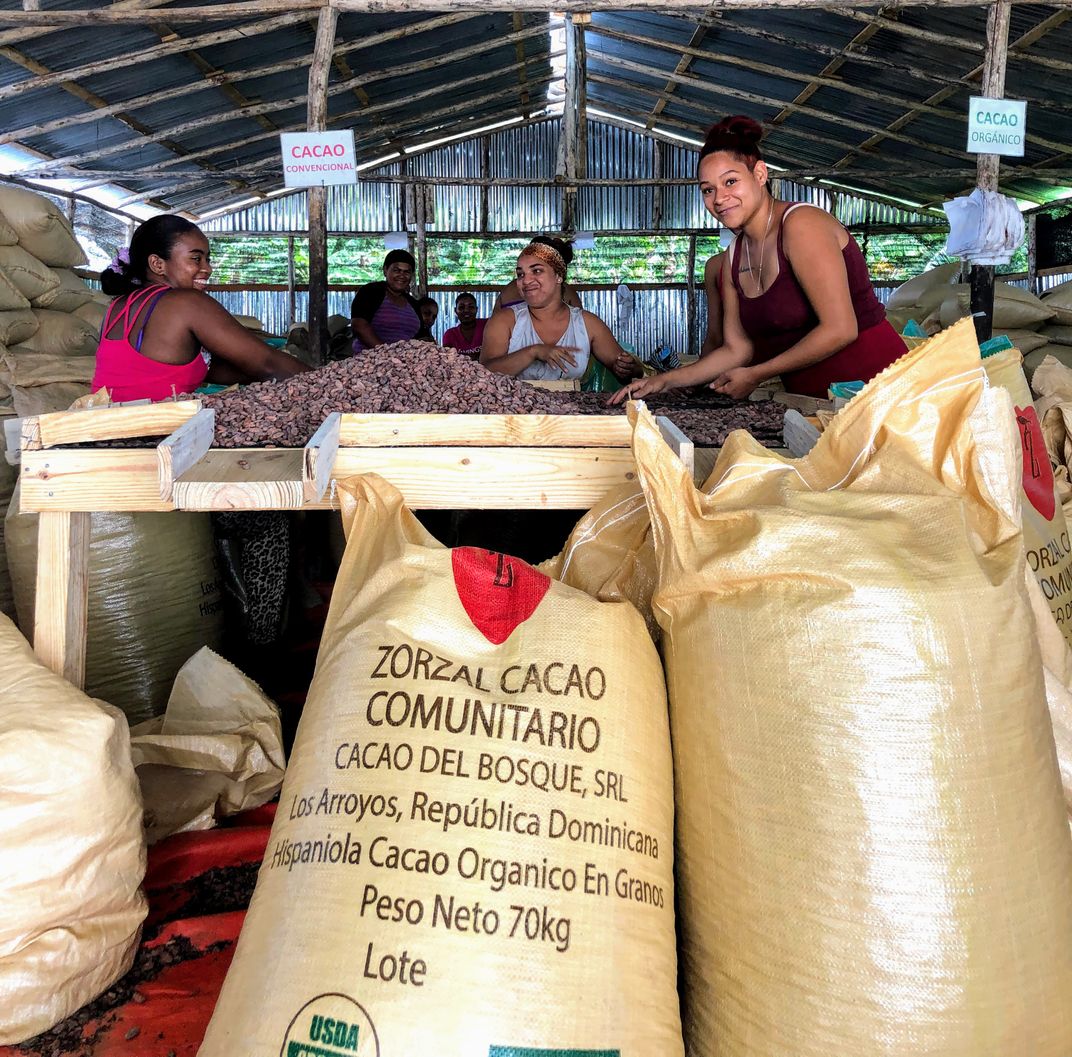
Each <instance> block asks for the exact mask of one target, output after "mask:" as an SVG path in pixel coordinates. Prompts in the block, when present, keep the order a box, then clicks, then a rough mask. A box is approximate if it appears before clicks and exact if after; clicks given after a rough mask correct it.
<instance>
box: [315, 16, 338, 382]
mask: <svg viewBox="0 0 1072 1057" xmlns="http://www.w3.org/2000/svg"><path fill="white" fill-rule="evenodd" d="M338 17H339V13H338V10H337V9H336V8H334V7H323V8H321V9H320V15H319V17H318V19H317V24H316V44H315V45H314V47H313V59H312V62H311V64H310V66H309V112H308V113H309V116H308V125H309V131H310V132H323V131H324V130H325V129H326V128H327V121H328V78H329V76H330V74H331V56H332V52H333V51H334V49H335V24H336V22H337V21H338ZM308 203H309V351H310V353H311V354H312V357H313V362H314V363H324V362H325V361H326V360H327V351H328V190H327V188H326V187H310V188H309V190H308Z"/></svg>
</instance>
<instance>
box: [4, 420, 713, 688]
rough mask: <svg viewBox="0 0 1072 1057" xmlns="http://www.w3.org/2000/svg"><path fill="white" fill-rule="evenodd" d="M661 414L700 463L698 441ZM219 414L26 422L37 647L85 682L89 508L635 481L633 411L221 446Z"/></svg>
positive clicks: (499, 497)
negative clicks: (392, 488)
mask: <svg viewBox="0 0 1072 1057" xmlns="http://www.w3.org/2000/svg"><path fill="white" fill-rule="evenodd" d="M657 422H658V424H659V428H660V431H661V433H662V435H663V437H664V438H665V439H666V441H667V443H668V444H670V446H671V447H672V448H673V450H674V451H675V453H676V454H677V455H678V456H679V458H681V460H682V461H683V462H684V463H685V465H686V466H687V467H688V469H689V471H690V473H694V472H695V470H694V467H695V464H696V462H697V461H698V460H697V459H696V456H697V452H696V451H695V449H694V446H693V443H692V441H690V440H689V438H688V437H687V436H685V434H684V433H682V431H681V430H679V429H678V428H677V427H676V426H674V425H673V423H671V422H670V421H668V420H667V419H664V418H659V419H657ZM167 424H170V425H171V426H173V428H172V431H171V432H170V433H169V435H168V436H167V437H166V438H165V439H163V440H162V441H161V442H160V443H159V444H157V446H156V447H130V448H122V447H109V448H84V447H63V446H50V445H51V444H54V443H56V442H62V443H63V444H79V443H84V442H86V441H93V440H97V441H101V440H117V439H118V440H122V439H130V438H133V437H135V436H142V437H145V436H159V435H160V434H161V432H162V431H163V429H164V427H165V425H167ZM214 425H215V414H214V412H213V411H212V410H210V409H205V408H202V406H201V404H200V402H199V401H178V402H172V403H164V404H155V405H149V406H134V407H109V408H97V409H91V410H87V411H78V412H59V413H56V414H53V415H42V416H39V417H37V418H34V419H27V420H25V421H24V422H22V423H21V424H19V425H18V426H17V427H16V429H15V431H14V432H15V433H16V434H17V436H18V438H19V441H20V450H19V452H18V454H19V457H20V459H21V464H22V466H21V482H22V492H21V495H22V502H21V509H23V510H28V511H37V512H39V513H40V515H41V519H40V528H39V535H38V545H39V555H40V559H39V562H38V567H37V598H38V604H37V611H36V622H35V628H34V648H35V650H36V652H37V655H38V656H39V657H40V658H41V660H42V661H43V662H44V663H45V664H47V665H48V666H49V667H50V668H51V669H52V670H53V671H55V672H57V673H59V674H61V675H63V676H64V677H65V678H67V679H69V680H70V681H71V682H73V683H75V684H76V685H81V684H82V682H83V681H84V675H85V649H86V639H85V634H86V626H85V624H86V609H87V604H88V603H87V598H88V561H89V557H88V545H89V533H90V519H89V517H88V514H90V513H93V512H97V511H101V512H105V511H149V510H159V511H167V510H178V509H182V510H297V509H310V508H314V509H324V508H328V507H331V506H333V500H334V496H333V495H331V494H330V488H331V482H332V480H333V479H334V478H337V477H348V476H352V475H355V474H359V473H379V474H380V475H381V476H383V477H385V478H386V479H387V480H389V481H391V482H392V483H393V484H395V485H396V487H398V488H399V489H400V491H401V492H402V493H403V495H404V496H405V497H406V501H407V502H408V503H409V505H410V506H413V507H415V508H417V509H453V508H467V507H473V508H485V509H504V510H505V509H518V508H532V509H582V508H588V507H590V506H592V505H593V504H594V503H596V502H597V501H598V500H599V499H601V498H602V497H603V495H605V494H606V492H607V491H608V490H610V489H611V488H614V487H617V486H618V485H621V484H624V483H626V482H629V481H635V480H636V466H635V464H634V462H633V455H632V449H631V439H632V430H631V427H630V426H629V423H628V420H627V419H626V418H625V416H622V415H614V416H610V415H608V416H579V415H465V416H457V415H346V414H338V413H336V414H332V415H329V416H328V417H327V419H325V421H324V422H323V423H322V425H321V426H320V428H319V429H318V430H317V431H316V433H315V434H314V436H313V437H312V438H311V439H310V441H309V443H308V444H307V445H306V446H305V447H304V448H256V449H249V448H247V449H242V448H228V449H214V448H212V447H211V443H212V439H213V431H214ZM706 454H707V453H705V455H706Z"/></svg>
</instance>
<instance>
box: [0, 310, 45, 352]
mask: <svg viewBox="0 0 1072 1057" xmlns="http://www.w3.org/2000/svg"><path fill="white" fill-rule="evenodd" d="M40 325H41V324H40V323H39V322H38V321H37V316H35V315H34V314H33V312H31V311H30V310H29V309H28V308H24V309H18V310H16V311H13V312H0V344H3V345H7V346H8V347H10V346H12V345H18V344H19V343H20V342H23V341H26V340H27V339H29V338H30V337H32V336H33V334H34V331H36V330H37V328H38V327H39V326H40Z"/></svg>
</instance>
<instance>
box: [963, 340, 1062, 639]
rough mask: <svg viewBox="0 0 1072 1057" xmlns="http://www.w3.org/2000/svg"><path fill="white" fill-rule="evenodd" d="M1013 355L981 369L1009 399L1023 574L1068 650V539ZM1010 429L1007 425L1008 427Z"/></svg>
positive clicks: (1027, 390)
mask: <svg viewBox="0 0 1072 1057" xmlns="http://www.w3.org/2000/svg"><path fill="white" fill-rule="evenodd" d="M1020 359H1021V357H1020V353H1019V352H1017V351H1016V349H1006V350H1005V351H1003V352H998V353H995V354H994V355H992V356H987V357H986V358H985V359H984V360H983V367H984V369H985V370H986V376H987V378H988V379H989V380H990V384H991V385H1000V386H1001V387H1002V388H1003V389H1004V390H1005V391H1006V392H1007V393H1008V394H1009V396H1010V397H1011V398H1012V402H1013V413H1014V416H1015V418H1014V425H1015V428H1016V440H1017V446H1018V447H1019V449H1020V451H1021V453H1022V458H1023V462H1022V473H1021V478H1020V483H1021V489H1020V490H1021V503H1020V509H1021V512H1022V518H1023V530H1024V546H1025V548H1026V550H1027V564H1028V568H1029V569H1030V570H1031V572H1032V573H1034V575H1035V579H1036V580H1037V581H1038V585H1039V587H1040V589H1041V590H1042V593H1043V594H1044V595H1045V597H1046V601H1047V603H1048V604H1049V607H1050V611H1051V612H1052V613H1053V617H1054V620H1055V621H1056V622H1057V625H1058V627H1060V629H1061V631H1062V633H1063V634H1064V636H1065V638H1066V639H1067V640H1068V642H1069V644H1070V645H1072V537H1070V535H1069V530H1068V525H1067V523H1066V522H1065V515H1064V511H1063V510H1062V509H1061V503H1060V500H1059V497H1058V494H1057V487H1056V482H1055V480H1054V475H1053V467H1052V466H1051V465H1050V457H1049V454H1048V453H1047V451H1046V440H1045V438H1044V437H1043V435H1042V424H1041V422H1040V421H1039V416H1038V415H1037V414H1036V411H1035V404H1034V401H1033V400H1032V398H1031V390H1030V388H1029V387H1028V384H1027V379H1026V378H1025V377H1024V372H1023V370H1022V369H1021V367H1020ZM1010 424H1013V423H1010Z"/></svg>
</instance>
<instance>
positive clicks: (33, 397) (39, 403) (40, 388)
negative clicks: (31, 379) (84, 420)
mask: <svg viewBox="0 0 1072 1057" xmlns="http://www.w3.org/2000/svg"><path fill="white" fill-rule="evenodd" d="M88 393H89V385H88V384H87V383H85V382H50V383H48V384H47V385H30V386H20V385H13V386H12V387H11V402H12V403H13V404H14V405H15V414H16V415H18V416H19V417H20V418H29V417H30V416H31V415H45V414H48V412H50V411H66V410H67V409H68V408H69V407H70V406H71V404H73V403H74V402H75V401H76V400H79V399H81V398H82V397H84V396H85V395H86V394H88Z"/></svg>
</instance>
